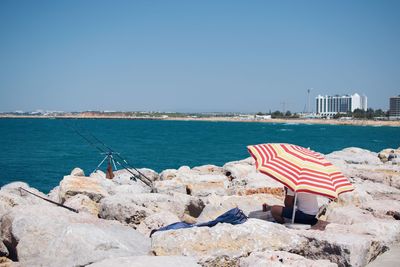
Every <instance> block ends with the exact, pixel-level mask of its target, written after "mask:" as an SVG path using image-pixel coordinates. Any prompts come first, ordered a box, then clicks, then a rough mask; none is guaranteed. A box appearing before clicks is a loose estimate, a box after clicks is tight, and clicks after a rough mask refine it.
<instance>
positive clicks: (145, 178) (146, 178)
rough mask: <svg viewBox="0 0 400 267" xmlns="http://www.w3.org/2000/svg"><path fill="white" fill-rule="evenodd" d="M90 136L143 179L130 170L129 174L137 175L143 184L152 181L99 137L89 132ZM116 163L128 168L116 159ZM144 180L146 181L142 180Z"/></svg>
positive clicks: (148, 183)
mask: <svg viewBox="0 0 400 267" xmlns="http://www.w3.org/2000/svg"><path fill="white" fill-rule="evenodd" d="M89 135H90V136H92V137H93V138H94V139H95V140H96V141H97V142H99V143H100V144H102V145H103V146H104V147H105V148H107V149H108V151H109V152H110V153H114V154H115V155H116V156H117V157H118V158H119V159H120V160H121V161H123V162H124V163H125V164H126V166H128V167H130V168H131V169H134V170H135V171H136V172H137V173H138V174H140V175H141V176H142V177H143V178H144V179H141V178H140V176H139V177H138V176H137V175H135V174H133V173H132V172H130V173H131V174H133V175H135V177H138V178H139V179H140V180H141V181H142V182H144V183H145V184H147V185H148V186H150V184H151V183H152V181H151V180H150V179H149V178H148V177H147V176H146V175H144V174H143V173H142V172H141V171H139V170H138V169H136V168H135V167H133V166H132V165H131V164H129V163H128V162H127V161H126V160H125V159H124V158H122V157H121V155H120V154H119V153H116V152H115V151H114V150H112V149H111V148H110V147H109V146H107V145H106V144H105V143H104V142H103V141H101V140H100V139H98V138H97V137H96V136H94V135H93V134H91V133H89ZM117 163H118V164H119V165H121V166H122V167H124V168H125V169H128V168H127V167H125V165H124V164H121V163H119V162H118V161H117ZM144 180H146V182H145V181H144Z"/></svg>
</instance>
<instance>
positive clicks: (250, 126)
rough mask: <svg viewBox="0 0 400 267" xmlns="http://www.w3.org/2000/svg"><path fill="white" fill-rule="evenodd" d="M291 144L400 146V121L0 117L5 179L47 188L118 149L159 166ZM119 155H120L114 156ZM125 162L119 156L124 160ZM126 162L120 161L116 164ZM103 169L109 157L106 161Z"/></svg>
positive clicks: (129, 158) (139, 164)
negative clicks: (396, 123) (331, 122)
mask: <svg viewBox="0 0 400 267" xmlns="http://www.w3.org/2000/svg"><path fill="white" fill-rule="evenodd" d="M260 143H291V144H296V145H300V146H303V147H307V148H310V149H312V150H314V151H318V152H320V153H323V154H328V153H331V152H333V151H338V150H342V149H344V148H347V147H360V148H364V149H368V150H370V151H374V152H379V151H381V150H382V149H385V148H398V147H400V127H388V126H381V127H373V126H349V125H328V124H327V125H324V124H291V123H258V122H207V121H164V120H124V119H118V120H117V119H19V118H18V119H0V186H3V185H5V184H8V183H11V182H14V181H23V182H25V183H28V184H29V185H30V186H31V187H34V188H36V189H38V190H40V191H42V192H44V193H48V192H49V191H50V190H51V189H53V188H54V187H56V186H57V185H59V182H60V181H61V180H62V178H63V176H64V175H68V174H69V173H70V172H71V170H72V169H74V168H75V167H79V168H81V169H83V170H84V172H85V174H86V175H89V174H90V173H91V172H93V171H94V170H95V169H96V167H97V166H98V165H99V164H100V163H101V162H102V160H103V159H104V158H105V157H106V156H107V155H106V153H107V152H110V151H111V152H114V153H119V154H118V157H121V158H123V159H125V160H126V162H128V163H129V164H130V165H131V166H133V167H135V168H149V169H153V170H155V171H156V172H161V171H163V170H165V169H177V168H179V167H181V166H189V167H195V166H201V165H205V164H213V165H217V166H223V165H224V164H225V163H227V162H230V161H235V160H241V159H244V158H247V157H249V156H250V155H249V153H248V152H247V148H246V147H247V146H248V145H254V144H260ZM115 156H117V155H115ZM121 162H122V161H121V160H120V163H121ZM117 167H120V166H117ZM99 168H100V169H101V170H103V171H105V169H106V164H105V163H103V164H102V165H101V166H100V167H99Z"/></svg>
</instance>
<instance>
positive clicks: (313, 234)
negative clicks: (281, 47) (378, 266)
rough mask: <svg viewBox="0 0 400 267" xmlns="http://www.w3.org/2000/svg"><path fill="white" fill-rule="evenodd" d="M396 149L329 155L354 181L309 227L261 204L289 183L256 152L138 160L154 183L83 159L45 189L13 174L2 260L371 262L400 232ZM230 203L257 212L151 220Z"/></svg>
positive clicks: (206, 212)
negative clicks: (243, 217) (281, 219)
mask: <svg viewBox="0 0 400 267" xmlns="http://www.w3.org/2000/svg"><path fill="white" fill-rule="evenodd" d="M392 151H394V152H392ZM395 151H397V150H393V149H390V150H384V151H382V152H381V153H374V152H370V151H367V150H362V149H359V148H347V149H344V150H342V151H337V152H334V153H331V154H329V155H326V156H327V158H328V159H329V160H331V161H332V162H333V163H334V164H335V165H337V166H338V167H339V168H340V169H341V170H342V171H343V172H344V173H345V175H346V176H347V177H349V179H350V180H351V181H352V182H353V183H354V185H355V188H356V189H355V190H354V191H353V192H350V193H344V194H342V195H341V196H340V198H339V199H337V200H336V201H332V202H328V200H327V199H325V198H322V197H321V198H319V202H320V205H321V212H320V215H319V218H320V220H321V221H325V223H321V224H317V227H316V228H315V229H309V230H295V229H289V228H287V227H285V226H283V225H279V224H276V223H273V222H271V221H268V220H270V219H271V218H270V216H268V213H263V212H262V211H260V209H261V206H262V204H263V203H268V204H269V205H274V204H282V203H283V197H284V194H283V186H282V185H281V184H280V183H277V182H275V181H274V180H272V179H270V178H267V177H266V176H264V175H262V174H260V173H257V172H256V171H255V166H254V161H253V160H252V159H251V158H247V159H244V160H240V161H235V162H229V163H226V164H225V165H224V166H222V167H219V166H214V165H205V166H199V167H194V168H189V167H187V166H183V167H181V168H179V169H177V170H175V169H174V170H173V169H169V170H165V171H163V172H161V173H159V174H158V173H156V172H154V171H152V170H149V169H141V170H140V172H142V173H144V174H145V175H146V176H147V177H149V179H151V180H152V181H153V184H154V188H153V189H151V188H149V187H147V186H146V185H145V184H143V183H142V182H141V181H139V180H138V181H133V180H131V179H130V177H131V174H130V173H129V172H127V171H126V170H120V171H117V172H115V175H116V176H115V177H114V179H112V180H108V179H106V178H105V174H104V173H103V172H101V171H97V172H96V173H93V174H91V175H90V176H85V174H84V173H83V171H82V170H81V169H79V168H76V169H74V170H73V171H72V172H71V174H70V175H67V176H65V177H64V178H63V179H62V180H61V181H60V184H59V186H57V187H56V188H54V189H53V190H52V191H51V192H50V193H49V194H48V195H45V194H43V193H41V192H39V191H37V190H36V189H34V188H31V187H29V185H27V184H25V183H21V182H15V183H11V184H8V185H6V186H4V187H2V188H1V190H0V218H1V219H0V220H1V221H0V223H1V224H0V237H1V242H0V257H2V258H1V261H0V262H1V263H2V264H5V265H6V266H7V265H8V266H269V265H272V266H336V265H338V266H365V265H367V264H368V263H369V262H371V261H373V260H374V259H376V257H378V256H379V255H380V254H382V253H385V252H386V251H388V250H390V248H391V246H393V245H395V244H397V243H398V241H399V238H400V221H399V219H400V216H399V215H400V214H399V211H400V186H399V184H400V181H399V179H400V165H398V161H397V160H396V158H397V156H396V155H393V153H394V154H395ZM388 153H389V154H388ZM385 155H386V156H385ZM390 155H392V156H390ZM20 187H22V188H25V189H27V190H29V191H31V192H34V193H35V194H38V195H40V196H42V197H46V198H50V199H52V200H53V201H56V202H58V203H63V204H64V205H67V206H69V207H72V208H74V209H77V210H79V213H74V212H71V211H69V210H66V209H64V208H62V207H57V206H56V205H53V204H51V203H48V202H45V201H43V200H42V199H40V198H37V197H35V196H32V195H30V194H27V193H26V192H25V193H24V192H23V191H21V190H19V188H20ZM233 207H239V208H240V209H242V210H243V211H244V212H245V213H246V214H247V215H249V216H250V217H257V218H249V219H248V220H247V221H246V222H245V223H243V224H241V225H230V224H217V225H216V226H214V227H211V228H208V227H193V228H187V229H179V230H170V231H161V232H156V233H154V234H153V235H152V237H151V238H150V237H149V234H150V232H151V230H153V229H156V228H159V227H162V226H166V225H168V224H171V223H174V222H177V221H186V222H190V223H201V222H206V221H209V220H212V219H215V218H216V217H217V216H219V215H220V214H222V213H224V212H225V211H227V210H229V209H231V208H233ZM260 218H264V219H267V220H262V219H260Z"/></svg>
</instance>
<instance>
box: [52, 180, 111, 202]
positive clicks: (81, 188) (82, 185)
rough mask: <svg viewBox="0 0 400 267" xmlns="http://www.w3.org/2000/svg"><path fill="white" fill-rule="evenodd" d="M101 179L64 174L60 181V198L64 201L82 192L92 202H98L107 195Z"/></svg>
mask: <svg viewBox="0 0 400 267" xmlns="http://www.w3.org/2000/svg"><path fill="white" fill-rule="evenodd" d="M101 180H102V179H96V178H91V177H82V176H70V175H69V176H64V179H63V180H62V181H61V182H60V192H59V193H60V200H61V201H62V203H64V202H65V200H67V199H68V198H70V197H72V196H74V195H77V194H82V195H86V196H88V197H89V198H90V199H92V200H93V201H94V202H99V201H100V200H101V199H102V198H104V197H106V196H108V195H109V194H108V192H107V190H106V189H105V188H104V187H103V185H102V181H101ZM104 180H106V179H104Z"/></svg>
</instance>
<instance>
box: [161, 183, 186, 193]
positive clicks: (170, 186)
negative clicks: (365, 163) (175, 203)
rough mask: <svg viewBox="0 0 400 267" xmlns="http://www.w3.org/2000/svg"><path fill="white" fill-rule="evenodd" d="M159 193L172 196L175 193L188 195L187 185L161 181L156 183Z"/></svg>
mask: <svg viewBox="0 0 400 267" xmlns="http://www.w3.org/2000/svg"><path fill="white" fill-rule="evenodd" d="M154 188H155V189H156V191H157V193H162V194H171V193H173V192H177V193H181V194H186V185H185V184H183V183H182V182H180V181H177V180H161V181H156V182H155V183H154Z"/></svg>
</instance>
